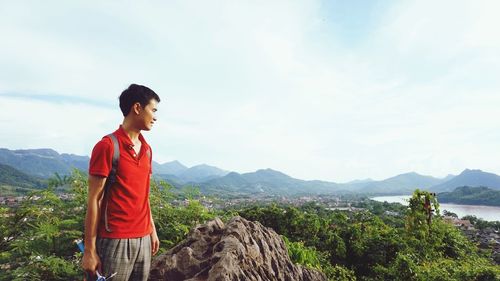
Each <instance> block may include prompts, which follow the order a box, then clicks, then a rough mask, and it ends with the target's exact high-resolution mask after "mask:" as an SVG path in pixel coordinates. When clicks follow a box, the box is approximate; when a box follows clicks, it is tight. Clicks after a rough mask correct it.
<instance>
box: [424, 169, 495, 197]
mask: <svg viewBox="0 0 500 281" xmlns="http://www.w3.org/2000/svg"><path fill="white" fill-rule="evenodd" d="M459 186H486V187H489V188H491V189H496V190H500V176H498V175H496V174H493V173H487V172H483V171H481V170H469V169H466V170H464V171H463V172H462V173H460V175H458V176H456V177H454V178H452V179H451V180H449V181H446V182H444V183H441V184H438V185H435V186H432V187H431V188H430V189H431V190H432V191H435V192H443V191H452V190H453V189H455V188H456V187H459Z"/></svg>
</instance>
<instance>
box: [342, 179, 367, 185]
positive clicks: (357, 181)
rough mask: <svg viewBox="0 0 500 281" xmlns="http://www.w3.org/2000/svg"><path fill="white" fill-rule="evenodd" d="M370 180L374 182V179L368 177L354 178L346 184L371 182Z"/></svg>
mask: <svg viewBox="0 0 500 281" xmlns="http://www.w3.org/2000/svg"><path fill="white" fill-rule="evenodd" d="M369 182H374V180H372V179H370V178H367V179H362V180H352V181H349V182H346V183H345V184H360V183H369Z"/></svg>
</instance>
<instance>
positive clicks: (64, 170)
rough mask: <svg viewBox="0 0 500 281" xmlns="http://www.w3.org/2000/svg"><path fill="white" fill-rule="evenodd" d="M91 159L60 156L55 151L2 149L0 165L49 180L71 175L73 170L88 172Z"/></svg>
mask: <svg viewBox="0 0 500 281" xmlns="http://www.w3.org/2000/svg"><path fill="white" fill-rule="evenodd" d="M88 161H89V157H87V156H77V155H73V154H59V153H57V152H56V151H55V150H53V149H19V150H9V149H5V148H0V164H5V165H9V166H11V167H14V168H15V169H17V170H19V171H22V172H23V173H26V174H29V175H34V176H39V177H43V178H48V177H51V176H53V175H54V173H59V174H61V175H65V174H69V173H71V170H72V169H73V168H78V169H82V170H84V171H85V170H87V167H88Z"/></svg>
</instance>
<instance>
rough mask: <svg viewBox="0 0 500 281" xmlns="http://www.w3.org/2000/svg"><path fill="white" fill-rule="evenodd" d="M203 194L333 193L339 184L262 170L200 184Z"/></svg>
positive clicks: (231, 175)
mask: <svg viewBox="0 0 500 281" xmlns="http://www.w3.org/2000/svg"><path fill="white" fill-rule="evenodd" d="M200 188H201V190H202V191H203V192H207V193H217V192H226V193H227V192H229V193H233V194H258V193H266V194H272V195H291V194H295V195H297V194H308V193H309V194H318V193H332V192H334V191H337V190H338V184H336V183H332V182H324V181H305V180H300V179H295V178H292V177H290V176H288V175H286V174H284V173H282V172H279V171H276V170H273V169H261V170H257V171H255V172H252V173H244V174H238V173H235V172H232V173H229V174H227V175H226V176H224V177H220V178H216V179H212V180H210V181H207V182H203V183H201V184H200Z"/></svg>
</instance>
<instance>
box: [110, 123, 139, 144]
mask: <svg viewBox="0 0 500 281" xmlns="http://www.w3.org/2000/svg"><path fill="white" fill-rule="evenodd" d="M115 135H116V136H118V137H120V138H121V139H122V141H124V142H126V143H127V144H129V145H133V143H132V140H131V139H130V136H129V135H128V134H127V132H125V129H123V126H122V125H120V126H119V127H118V129H117V130H116V131H115ZM139 140H140V141H141V142H142V143H143V144H147V142H146V139H144V137H143V136H142V134H141V133H139Z"/></svg>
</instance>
